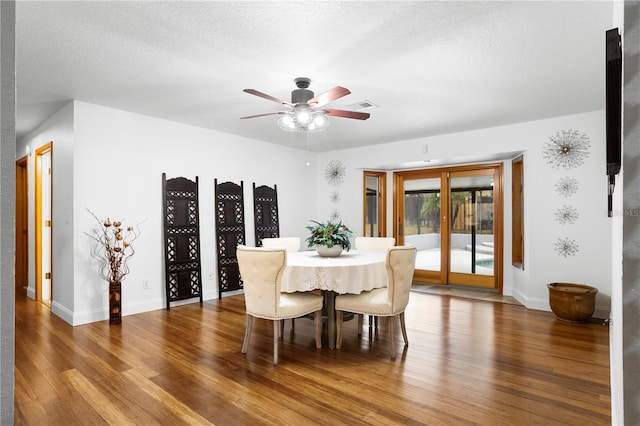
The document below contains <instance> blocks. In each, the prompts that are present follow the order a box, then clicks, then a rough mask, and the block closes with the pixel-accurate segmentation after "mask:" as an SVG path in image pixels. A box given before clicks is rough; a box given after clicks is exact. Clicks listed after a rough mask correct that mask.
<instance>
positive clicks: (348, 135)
mask: <svg viewBox="0 0 640 426" xmlns="http://www.w3.org/2000/svg"><path fill="white" fill-rule="evenodd" d="M612 12H613V3H612V2H610V1H596V2H576V1H549V2H544V1H533V2H524V1H510V2H495V1H490V2H479V1H459V2H458V1H456V2H436V1H419V2H408V1H392V2H379V1H366V2H358V1H348V2H334V1H327V2H322V1H305V2H303V1H296V2H274V1H255V2H238V1H207V2H193V1H190V2H177V1H172V2H151V1H141V2H133V1H123V2H95V1H91V2H79V1H72V2H59V1H55V2H53V1H49V2H37V1H18V2H17V6H16V20H17V22H16V39H17V49H16V51H17V65H16V66H17V86H18V92H17V124H16V131H17V134H18V137H20V136H22V135H24V134H25V133H26V132H28V131H29V130H31V129H33V128H34V127H35V126H37V125H38V124H39V123H41V122H42V121H43V119H45V118H46V117H48V116H49V115H51V114H52V113H53V112H54V111H55V110H57V109H58V108H59V107H60V106H62V105H63V104H64V103H66V102H68V101H69V100H70V99H77V100H80V101H85V102H89V103H95V104H99V105H104V106H109V107H114V108H118V109H122V110H126V111H131V112H136V113H140V114H146V115H150V116H155V117H160V118H164V119H167V120H173V121H177V122H181V123H185V124H189V125H193V126H198V127H204V128H208V129H214V130H218V131H221V132H225V133H230V134H235V135H241V136H245V137H248V138H253V139H258V140H264V141H267V142H272V143H278V144H283V145H287V146H295V147H300V148H303V149H305V148H306V143H307V142H306V136H305V135H304V134H299V133H288V132H284V131H282V130H280V129H279V128H278V127H277V126H276V123H275V122H276V116H270V117H261V118H255V119H250V120H240V119H239V118H240V117H242V116H246V115H253V114H260V113H267V112H272V111H278V110H281V109H282V108H280V106H279V105H278V104H276V103H274V102H270V101H268V100H265V99H262V98H259V97H256V96H252V95H249V94H247V93H243V92H242V90H243V89H245V88H252V89H257V90H259V91H262V92H265V93H268V94H270V95H273V96H275V97H278V98H282V99H285V100H289V99H290V92H291V90H293V89H294V88H295V85H294V83H293V79H294V78H296V77H301V76H303V77H309V78H311V80H312V82H311V87H310V89H312V90H314V91H315V92H316V94H319V93H321V92H324V91H325V90H328V89H330V88H331V87H334V86H337V85H340V86H344V87H347V88H349V89H350V90H351V92H352V93H351V94H350V95H348V96H346V97H344V98H342V99H339V100H337V101H335V102H333V103H331V104H330V105H329V106H330V107H332V108H345V109H346V106H347V105H350V104H354V103H357V102H360V101H364V100H368V101H370V102H373V103H374V104H376V105H377V106H378V107H377V108H375V109H371V110H369V111H368V112H370V113H371V118H370V119H369V120H367V121H360V120H350V119H344V118H333V119H332V122H331V125H330V127H329V128H328V130H326V131H325V132H322V133H315V134H312V135H311V136H310V142H309V143H310V149H311V150H313V151H316V152H321V151H329V150H334V149H343V148H348V147H358V146H365V145H370V144H379V143H386V142H391V141H397V140H405V139H411V138H418V137H424V136H431V135H437V134H444V133H451V132H459V131H465V130H472V129H478V128H486V127H493V126H499V125H505V124H510V123H516V122H521V121H530V120H536V119H542V118H547V117H553V116H558V115H566V114H573V113H581V112H587V111H594V110H600V109H604V74H605V68H604V53H605V48H604V40H605V31H606V30H607V29H610V28H611V27H612Z"/></svg>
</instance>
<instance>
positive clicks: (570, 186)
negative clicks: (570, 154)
mask: <svg viewBox="0 0 640 426" xmlns="http://www.w3.org/2000/svg"><path fill="white" fill-rule="evenodd" d="M556 192H558V194H560V195H561V196H563V197H570V196H572V195H574V194H575V193H576V192H578V180H577V179H574V178H570V177H563V178H562V179H560V181H559V182H558V183H556Z"/></svg>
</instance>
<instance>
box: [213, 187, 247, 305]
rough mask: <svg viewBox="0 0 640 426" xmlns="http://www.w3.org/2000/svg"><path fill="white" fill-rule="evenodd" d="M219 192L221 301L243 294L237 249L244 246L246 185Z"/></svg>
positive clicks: (216, 208)
mask: <svg viewBox="0 0 640 426" xmlns="http://www.w3.org/2000/svg"><path fill="white" fill-rule="evenodd" d="M214 183H215V191H216V194H215V196H216V201H215V202H216V205H215V215H216V219H215V220H216V238H217V246H218V297H219V298H222V293H224V292H228V291H233V290H240V289H242V288H243V286H242V278H240V269H239V267H238V258H237V255H236V248H237V247H238V245H239V244H245V229H244V196H243V193H244V192H243V183H242V181H240V185H238V184H235V183H233V182H224V183H221V184H218V180H217V179H215V181H214Z"/></svg>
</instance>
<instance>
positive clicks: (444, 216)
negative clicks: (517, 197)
mask: <svg viewBox="0 0 640 426" xmlns="http://www.w3.org/2000/svg"><path fill="white" fill-rule="evenodd" d="M393 215H394V223H395V225H396V226H395V227H394V236H395V238H396V241H397V242H398V244H409V245H414V246H416V248H417V249H418V256H417V259H416V271H415V274H414V280H416V281H419V282H426V283H435V284H443V285H448V284H459V285H466V286H475V287H483V288H493V289H497V290H498V292H499V293H500V294H501V293H502V251H503V248H502V245H503V243H502V226H503V225H502V220H503V219H502V164H490V165H475V166H458V167H450V168H441V169H426V170H411V171H404V172H395V173H394V209H393Z"/></svg>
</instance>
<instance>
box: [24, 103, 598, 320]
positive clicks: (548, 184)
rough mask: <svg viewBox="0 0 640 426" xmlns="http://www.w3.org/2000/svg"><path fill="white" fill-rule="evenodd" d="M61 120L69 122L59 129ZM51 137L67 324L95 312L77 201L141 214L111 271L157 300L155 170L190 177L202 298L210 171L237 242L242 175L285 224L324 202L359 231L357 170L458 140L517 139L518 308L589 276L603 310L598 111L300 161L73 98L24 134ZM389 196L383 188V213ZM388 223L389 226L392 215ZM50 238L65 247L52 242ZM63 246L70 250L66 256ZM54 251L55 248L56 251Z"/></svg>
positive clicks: (61, 308) (513, 275)
mask: <svg viewBox="0 0 640 426" xmlns="http://www.w3.org/2000/svg"><path fill="white" fill-rule="evenodd" d="M70 111H72V115H73V117H70V114H71V113H70ZM69 126H72V127H73V131H72V132H71V135H69V134H68V132H69V128H70V127H69ZM568 129H575V130H579V131H580V132H582V133H585V134H586V135H587V136H588V137H589V138H590V142H591V148H590V154H589V156H588V158H586V160H585V162H584V164H583V165H582V166H580V167H578V168H576V169H572V170H567V171H564V170H563V171H558V170H554V169H552V168H551V167H550V166H549V165H548V164H547V163H546V162H545V160H544V159H543V157H542V148H543V146H544V145H545V143H546V142H547V141H548V139H549V137H550V136H553V135H554V134H555V133H556V132H558V131H560V130H568ZM49 140H53V146H54V155H53V158H54V205H55V208H54V304H55V305H56V306H57V308H56V310H57V311H56V313H58V314H59V315H60V316H62V317H63V318H65V319H66V320H67V321H69V322H70V323H72V324H81V323H85V322H90V321H96V320H101V319H105V318H106V317H107V312H106V306H107V294H106V293H107V285H106V283H104V282H102V281H101V280H100V278H99V277H98V275H97V273H96V264H95V260H93V259H92V258H91V257H90V254H89V251H90V247H91V240H90V239H89V238H88V237H87V236H86V235H85V232H88V231H90V230H91V228H92V226H93V225H94V221H93V218H92V217H91V216H90V215H89V214H88V213H87V212H86V210H85V209H86V208H89V209H91V210H92V211H93V212H95V213H96V214H97V215H98V216H101V217H105V216H110V217H111V218H119V219H122V220H124V221H125V223H127V224H129V223H138V222H143V223H142V224H141V230H142V236H141V237H140V239H139V240H138V241H136V245H135V248H136V255H135V256H134V258H132V260H131V263H130V266H131V270H132V271H131V273H130V275H129V276H128V277H127V279H126V280H125V281H124V283H123V314H124V315H129V314H133V313H137V312H144V311H148V310H152V309H160V308H163V307H164V305H165V302H164V300H165V296H164V269H163V256H164V252H163V245H162V238H161V234H162V206H161V202H162V194H161V175H162V172H166V173H167V176H168V177H169V178H170V177H176V176H184V177H188V178H190V179H194V178H195V176H196V175H198V176H199V181H200V186H199V190H200V219H201V229H200V231H201V250H202V253H201V255H202V262H203V264H202V272H203V279H204V288H203V292H204V297H205V299H210V298H215V297H217V296H218V295H217V274H216V264H217V263H216V262H217V261H216V247H215V240H214V235H215V230H214V227H215V225H214V221H213V194H214V185H213V182H214V178H218V181H219V182H224V181H227V180H230V181H233V182H237V183H239V182H240V180H243V181H244V187H245V209H246V210H245V218H246V230H247V233H246V237H247V243H248V244H249V245H253V244H254V235H253V204H252V202H251V201H252V200H251V199H252V193H251V185H252V183H253V182H256V183H257V184H258V185H262V184H266V185H269V186H272V185H273V184H276V185H278V199H279V204H280V220H281V235H283V236H299V237H301V238H302V239H304V238H306V234H307V231H306V229H305V228H304V227H305V226H306V225H307V224H308V223H309V220H311V219H314V220H326V219H328V218H329V217H330V215H331V214H332V212H333V210H336V211H338V212H339V215H340V217H341V219H342V220H343V221H344V222H345V223H346V224H347V225H348V226H350V227H351V228H352V229H353V230H354V231H355V232H356V233H357V234H361V232H362V170H363V169H376V168H380V167H381V166H385V165H389V164H397V163H404V162H411V161H417V160H422V159H424V158H425V157H428V158H457V157H459V156H460V153H465V158H473V157H477V156H481V155H486V154H487V153H491V152H513V151H524V152H525V153H524V156H525V163H524V170H525V188H526V189H525V269H524V271H522V270H519V269H516V268H513V267H512V266H511V243H510V241H511V235H510V230H511V226H510V225H511V214H510V208H509V206H510V200H511V194H510V185H509V182H510V178H511V173H510V162H508V161H507V162H506V164H505V190H506V193H505V203H504V205H505V214H504V217H505V229H504V239H505V241H504V243H505V260H504V293H505V294H507V295H510V294H511V295H513V296H514V297H516V298H517V299H518V300H520V301H521V302H522V303H523V304H525V305H526V306H527V307H530V308H535V309H543V310H549V305H548V290H547V288H546V285H547V284H548V283H551V282H575V283H586V284H589V285H592V286H594V287H597V288H598V289H599V294H598V297H597V303H596V305H597V306H596V314H595V315H596V316H597V317H608V315H609V309H610V307H609V303H610V295H611V285H610V277H611V259H610V256H609V255H608V253H610V249H611V224H610V221H609V220H608V218H607V212H606V206H607V203H606V201H607V200H606V190H607V187H606V178H605V174H604V164H605V148H604V112H603V111H597V112H591V113H585V114H579V115H572V116H566V117H557V118H554V119H549V120H540V121H534V122H528V123H521V124H515V125H511V126H504V127H499V128H491V129H484V130H478V131H473V132H464V133H458V134H451V135H442V136H434V137H429V138H421V139H414V140H408V141H402V142H395V143H389V144H383V145H377V146H371V147H366V148H356V149H348V150H341V151H334V152H328V153H323V154H319V155H313V154H311V165H310V166H307V165H306V162H307V160H308V159H309V155H310V154H309V153H307V152H306V151H305V150H295V149H290V148H285V147H282V146H278V145H274V144H268V143H264V142H260V141H255V140H249V139H245V138H240V137H237V136H233V135H228V134H224V133H220V132H215V131H210V130H205V129H200V128H196V127H191V126H186V125H182V124H178V123H173V122H169V121H166V120H160V119H156V118H151V117H147V116H142V115H138V114H132V113H127V112H123V111H119V110H115V109H111V108H105V107H100V106H97V105H92V104H88V103H83V102H78V101H75V102H73V104H70V105H69V106H67V107H65V108H63V110H61V111H60V112H59V113H57V114H56V115H54V116H53V117H52V118H51V119H50V120H49V121H47V123H45V124H43V125H42V126H41V127H40V128H39V129H38V130H37V131H36V132H34V134H32V135H30V138H29V139H28V140H27V141H26V142H29V143H32V144H33V148H35V147H36V146H37V141H42V143H44V142H46V141H49ZM26 142H24V143H26ZM424 145H428V147H429V153H428V154H427V155H425V154H423V146H424ZM18 149H23V148H22V147H19V148H18ZM336 159H339V160H341V161H342V162H343V163H344V165H345V168H346V176H345V179H344V181H343V183H342V184H340V185H339V186H337V187H334V186H330V185H328V184H327V182H326V181H325V177H324V171H325V167H326V165H327V163H328V162H329V161H330V160H336ZM71 164H72V166H70V165H71ZM61 171H63V173H62V172H61ZM390 175H391V173H389V177H388V179H389V185H388V190H389V193H390V194H391V192H392V185H391V177H390ZM563 176H571V177H573V178H575V179H577V180H578V181H579V190H578V192H577V194H576V195H575V196H574V197H572V199H571V200H570V201H569V200H567V199H563V198H562V197H560V196H559V195H558V193H557V191H556V190H555V185H556V183H557V181H558V179H559V178H561V177H563ZM334 191H337V192H339V193H340V199H339V201H338V202H337V203H332V202H331V201H330V197H331V194H332V193H333V192H334ZM70 193H72V194H73V196H70V195H69V194H70ZM392 201H393V200H392V197H391V196H389V198H388V206H387V209H388V211H389V213H390V212H391V208H392ZM565 204H571V205H573V206H575V208H576V209H577V211H578V212H579V218H578V220H577V222H576V223H575V224H573V225H559V224H558V223H557V221H556V219H555V212H556V210H557V209H558V208H560V207H562V206H563V205H565ZM388 217H391V216H390V214H389V216H388ZM388 226H389V233H391V226H392V225H391V223H389V225H388ZM560 236H567V237H569V238H572V239H574V240H575V241H576V242H577V244H578V245H579V252H578V253H577V255H576V256H569V257H563V256H560V255H558V253H557V252H556V251H555V250H554V243H555V242H556V240H557V238H558V237H560ZM59 247H62V248H64V250H63V251H62V252H61V250H59V249H58V248H59ZM72 247H73V249H71V248H72ZM69 252H72V253H73V254H72V255H71V257H70V258H71V259H72V261H71V262H70V261H69V258H68V253H69ZM60 256H62V259H57V258H58V257H60ZM60 277H65V279H64V280H60V279H59V278H60ZM143 281H149V283H150V287H151V288H150V289H143V286H142V283H143ZM69 283H73V285H71V284H69ZM59 287H62V288H59ZM71 287H73V288H71Z"/></svg>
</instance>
